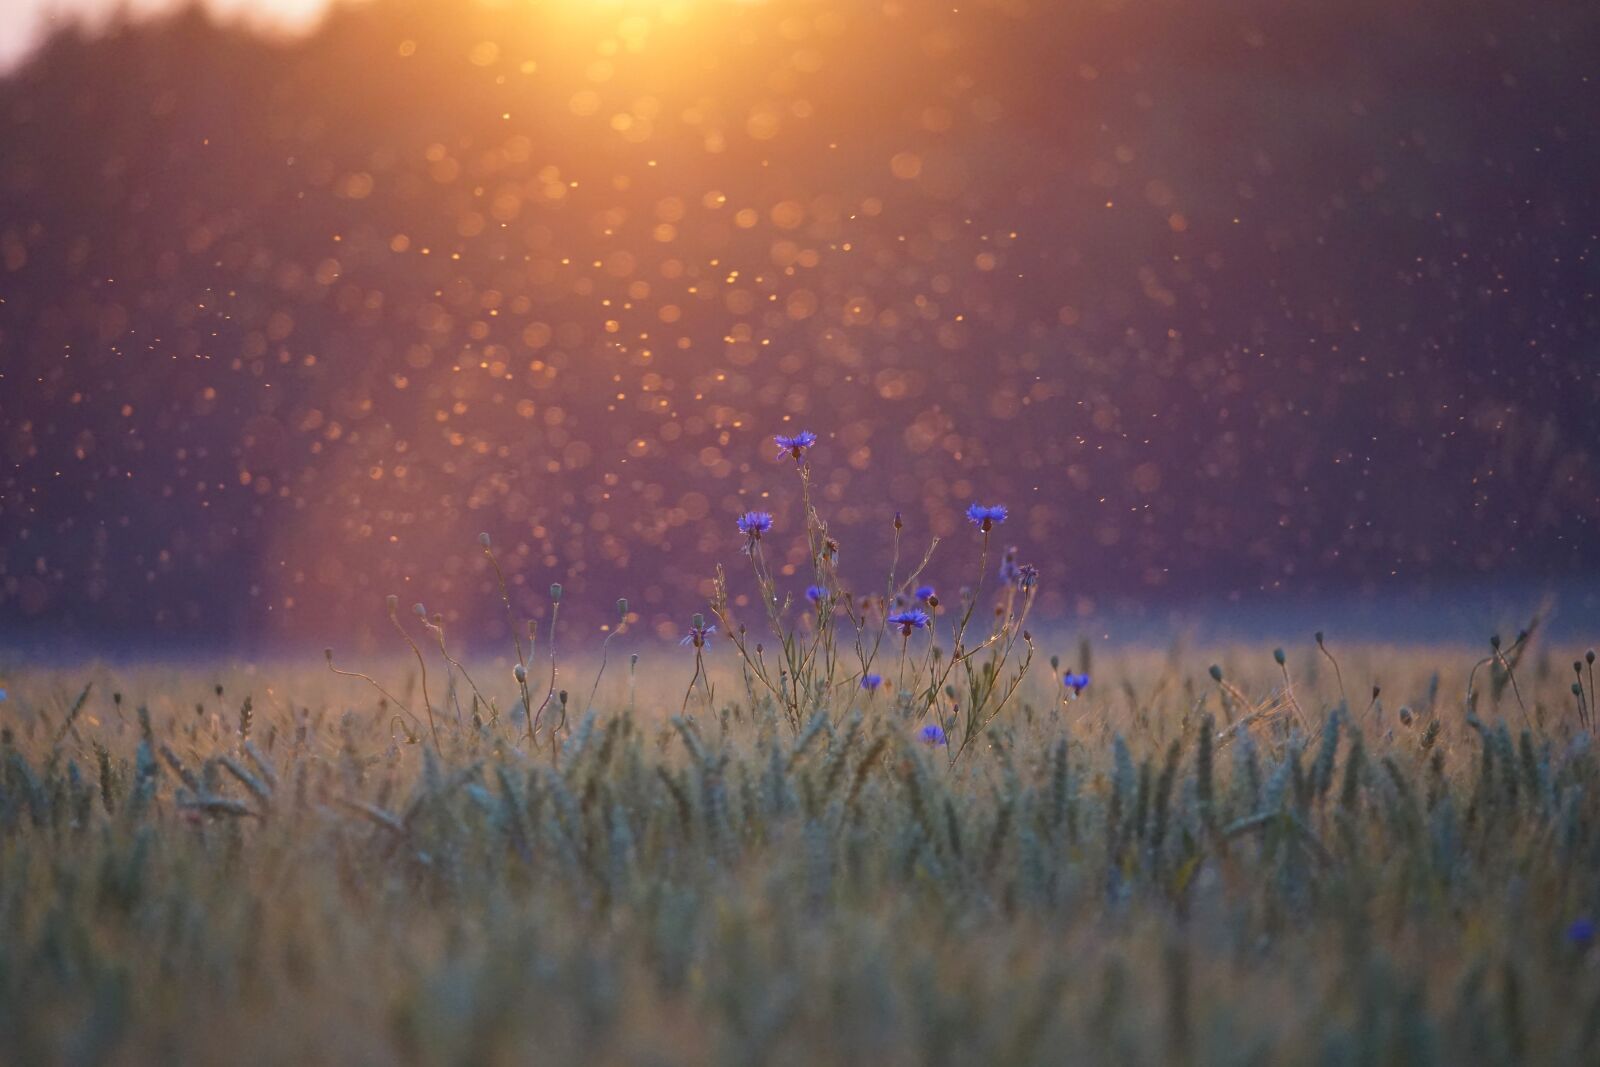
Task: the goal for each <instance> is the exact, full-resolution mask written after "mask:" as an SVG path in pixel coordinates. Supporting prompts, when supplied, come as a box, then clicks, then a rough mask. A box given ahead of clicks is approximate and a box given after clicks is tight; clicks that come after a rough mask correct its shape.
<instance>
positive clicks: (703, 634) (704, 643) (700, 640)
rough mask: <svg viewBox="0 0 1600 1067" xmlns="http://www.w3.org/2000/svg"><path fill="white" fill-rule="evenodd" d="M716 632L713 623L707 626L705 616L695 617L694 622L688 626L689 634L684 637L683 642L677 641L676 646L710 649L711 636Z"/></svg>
mask: <svg viewBox="0 0 1600 1067" xmlns="http://www.w3.org/2000/svg"><path fill="white" fill-rule="evenodd" d="M716 632H717V626H716V624H715V623H712V624H711V625H710V626H707V625H706V619H705V616H704V615H696V616H695V617H694V621H693V622H691V623H690V624H689V632H688V633H687V634H685V635H684V637H683V640H682V641H679V642H678V644H680V645H693V646H694V647H695V648H710V647H711V635H712V634H714V633H716Z"/></svg>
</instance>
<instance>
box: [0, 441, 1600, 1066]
mask: <svg viewBox="0 0 1600 1067" xmlns="http://www.w3.org/2000/svg"><path fill="white" fill-rule="evenodd" d="M815 441H816V438H815V436H814V435H811V434H806V433H801V434H797V435H795V436H793V437H782V438H780V439H779V444H780V445H781V446H782V448H783V450H784V456H785V457H786V458H792V459H793V460H794V465H795V470H796V473H797V476H798V478H799V480H800V493H799V497H800V502H801V522H800V523H799V525H798V527H797V530H798V534H799V536H800V537H803V541H804V546H805V558H806V559H807V560H808V561H809V571H808V574H807V577H808V579H809V582H810V584H809V586H808V587H807V589H806V590H805V593H804V595H803V597H796V596H795V595H793V594H791V593H788V592H786V591H785V590H784V589H783V588H782V582H780V580H779V575H780V574H783V573H786V570H785V568H775V567H774V565H773V563H772V561H770V560H769V558H768V555H767V553H768V550H769V545H770V543H771V541H772V540H773V539H774V538H776V537H778V536H781V534H780V533H778V532H776V531H778V530H779V529H780V524H781V520H779V519H775V518H774V517H773V516H771V515H769V514H767V513H765V512H748V513H746V514H745V515H743V516H741V517H740V518H739V520H738V530H739V531H740V533H741V534H742V535H743V538H744V546H743V547H744V555H745V557H746V559H747V560H748V566H749V568H750V577H749V578H748V579H746V580H747V581H748V582H750V583H752V584H753V587H754V589H755V596H754V599H753V602H752V600H751V599H750V598H749V597H741V595H740V594H738V593H736V592H733V591H732V589H733V585H732V582H733V579H731V578H730V576H729V575H728V574H727V573H726V572H725V571H722V570H719V571H718V572H717V575H716V578H715V581H714V583H713V590H714V591H713V595H712V597H711V601H710V603H709V605H708V608H709V610H710V613H711V615H712V616H713V617H714V618H715V620H716V621H715V622H710V621H708V620H707V618H706V617H705V615H704V614H703V613H700V614H696V615H694V616H693V621H692V623H691V625H690V628H689V633H688V637H687V638H686V642H685V643H686V645H687V646H688V647H687V648H682V649H672V650H670V651H668V652H666V653H659V652H650V653H649V654H648V656H647V658H646V659H645V660H643V661H641V659H640V656H639V654H638V653H637V652H635V653H634V654H632V655H631V656H630V659H629V662H628V669H627V675H626V677H625V678H618V677H616V676H615V672H613V675H612V677H610V678H609V679H608V678H607V677H606V668H607V665H608V663H609V660H610V651H611V650H610V644H611V641H612V638H613V637H615V636H616V635H617V634H620V633H624V632H626V627H627V624H628V620H629V618H630V615H629V611H628V606H627V602H626V601H622V602H619V603H618V605H617V619H618V621H617V624H616V626H615V628H613V629H612V631H611V635H612V636H611V637H608V638H607V640H606V642H605V643H604V644H603V645H602V646H601V647H600V650H599V651H600V656H599V663H598V665H597V667H596V668H595V671H594V675H593V680H592V682H591V683H589V685H588V687H587V689H585V687H584V685H583V682H582V681H580V682H579V683H576V684H574V685H573V688H571V689H568V688H565V687H564V686H565V685H566V684H568V683H564V682H563V679H564V678H568V677H574V676H577V677H579V678H581V679H584V680H587V678H588V676H587V675H586V674H583V673H581V672H575V671H573V669H572V666H571V663H570V660H563V658H562V657H561V656H560V655H558V649H564V648H565V644H564V642H563V641H562V640H561V634H560V629H559V608H560V605H561V601H562V589H561V587H560V586H559V585H554V586H552V587H551V589H550V611H549V614H548V624H547V626H546V627H544V628H542V629H541V628H540V627H536V626H535V625H534V624H533V623H531V622H529V623H527V625H526V629H525V630H523V629H522V628H521V627H519V625H518V616H517V614H516V610H515V605H514V604H513V601H512V598H511V597H510V595H509V594H508V593H507V586H506V583H505V581H504V577H503V575H502V574H501V572H500V566H499V563H498V560H497V559H496V556H495V552H494V548H493V542H492V539H491V538H490V537H489V536H488V535H487V534H486V535H484V537H483V538H482V547H483V550H484V554H485V566H486V568H489V569H492V570H493V572H494V574H495V577H496V579H497V587H498V588H499V590H500V595H501V597H502V600H503V601H504V604H505V607H506V610H507V612H508V619H509V621H510V622H511V623H512V631H513V634H514V635H515V636H514V640H513V646H512V649H511V650H510V652H514V656H515V658H514V660H508V661H507V662H505V663H503V664H501V665H499V666H498V667H492V666H487V665H483V664H476V665H472V666H469V664H468V662H467V661H466V660H465V659H464V658H463V655H462V654H461V653H459V652H453V651H452V650H451V649H452V646H451V644H450V642H449V641H448V640H447V637H446V634H445V629H444V620H443V617H442V615H440V614H438V613H435V614H432V615H430V614H429V612H428V610H427V609H426V607H425V606H424V605H421V604H418V605H416V606H415V607H414V608H413V610H412V611H411V612H410V613H409V615H407V614H403V613H402V612H401V611H400V609H399V604H398V600H397V599H396V598H393V597H391V598H390V599H389V603H388V615H389V618H390V619H391V620H392V622H393V625H394V628H395V629H396V630H397V631H398V632H399V633H400V635H401V637H402V638H403V643H404V653H402V655H405V653H409V655H406V656H405V658H404V659H403V660H402V661H401V663H399V664H396V665H388V666H386V667H384V668H373V670H372V673H370V674H369V673H365V672H361V671H353V670H347V669H345V668H342V667H340V666H338V665H337V661H336V659H335V656H334V653H333V650H331V649H330V650H329V652H328V655H327V661H328V664H327V665H328V668H329V671H330V672H331V673H317V674H312V673H309V672H307V671H305V670H304V669H288V670H285V671H284V672H282V674H281V675H279V676H276V677H263V676H254V675H245V676H242V677H240V676H230V677H228V678H225V679H224V680H222V681H221V682H218V681H216V679H215V678H213V677H209V676H204V675H202V674H201V673H199V672H197V671H195V670H189V671H183V670H172V669H160V668H149V669H146V670H143V671H131V672H126V673H123V674H120V675H119V674H115V673H111V672H106V671H104V670H103V669H92V670H88V671H86V672H84V673H85V674H86V675H87V678H82V677H71V678H69V677H67V676H65V675H61V676H57V675H52V674H51V673H49V672H47V671H44V670H41V669H35V670H23V671H21V672H20V673H18V674H17V675H16V676H15V678H14V679H12V682H13V684H12V685H11V689H10V692H11V694H12V696H11V699H9V700H8V701H7V702H6V703H5V704H4V705H0V707H3V709H4V710H3V714H4V718H3V726H0V731H3V732H0V1063H6V1064H9V1063H18V1064H33V1063H55V1062H67V1063H99V1062H115V1063H145V1062H160V1063H167V1062H196V1063H211V1062H217V1063H224V1062H225V1063H235V1062H252V1063H286V1064H288V1063H293V1064H300V1063H392V1062H399V1063H416V1064H499V1063H506V1064H512V1063H518V1064H520V1063H528V1062H534V1063H540V1064H567V1063H571V1064H595V1063H600V1064H606V1063H617V1064H640V1065H645V1064H650V1065H655V1064H702V1063H725V1064H741V1065H742V1064H751V1063H778V1064H791V1063H792V1064H797V1065H798V1064H816V1063H872V1064H874V1065H875V1067H879V1065H886V1064H887V1065H894V1064H920V1063H935V1064H944V1063H948V1064H1045V1063H1059V1062H1071V1063H1090V1064H1093V1063H1115V1064H1125V1063H1206V1064H1232V1063H1239V1064H1256V1063H1267V1062H1322V1063H1330V1064H1339V1063H1352V1064H1354V1063H1379V1062H1392V1063H1407V1064H1411V1063H1418V1064H1429V1063H1438V1064H1462V1063H1570V1062H1590V1061H1594V1060H1595V1059H1596V1058H1597V1056H1600V947H1597V946H1596V945H1595V944H1594V942H1595V933H1594V925H1593V922H1592V919H1593V917H1594V916H1595V915H1597V914H1600V765H1597V759H1596V755H1595V753H1594V751H1593V748H1592V746H1591V739H1590V734H1589V727H1590V723H1591V719H1590V716H1591V714H1592V708H1593V707H1594V694H1593V670H1592V665H1593V664H1592V657H1582V658H1579V659H1577V660H1576V661H1574V663H1573V668H1574V672H1575V674H1576V676H1577V681H1576V682H1571V681H1569V680H1568V678H1567V676H1566V674H1565V669H1564V668H1561V669H1557V667H1556V666H1555V665H1554V663H1555V659H1554V650H1553V649H1549V648H1547V647H1545V646H1543V645H1542V644H1541V643H1540V637H1539V635H1538V633H1537V630H1538V628H1537V626H1536V625H1530V627H1529V628H1528V630H1527V631H1525V632H1523V633H1521V634H1519V635H1517V637H1516V638H1515V639H1514V640H1512V641H1509V642H1507V641H1503V640H1501V639H1500V638H1498V637H1496V638H1493V639H1492V640H1490V641H1488V642H1487V649H1485V650H1481V651H1480V652H1478V653H1472V652H1468V651H1466V650H1461V649H1452V650H1440V649H1431V650H1430V649H1412V650H1401V651H1394V650H1383V649H1377V648H1371V647H1360V646H1356V647H1350V648H1340V649H1338V650H1337V652H1336V651H1335V649H1334V648H1332V647H1330V645H1329V642H1328V641H1327V640H1326V639H1325V638H1324V635H1322V634H1320V633H1319V634H1317V635H1316V637H1315V640H1314V642H1308V643H1306V644H1305V645H1304V646H1303V647H1301V648H1299V649H1294V650H1284V649H1278V650H1276V651H1275V652H1273V653H1271V654H1270V655H1269V654H1268V653H1266V652H1265V651H1263V650H1254V649H1222V650H1206V651H1208V652H1210V653H1211V654H1210V655H1203V654H1202V653H1201V652H1200V651H1199V650H1196V651H1190V652H1183V651H1181V650H1177V649H1174V650H1168V651H1167V652H1166V653H1162V652H1159V651H1155V652H1151V651H1144V652H1141V651H1139V650H1120V651H1117V652H1116V653H1114V654H1113V655H1109V656H1108V655H1107V654H1106V653H1105V652H1104V651H1103V650H1096V649H1094V648H1092V646H1091V645H1090V644H1089V643H1088V642H1087V641H1085V642H1082V643H1081V644H1080V645H1079V647H1078V649H1077V653H1076V656H1075V662H1074V663H1073V665H1072V667H1071V668H1070V669H1068V670H1066V671H1065V673H1061V668H1062V658H1061V657H1060V656H1059V655H1058V656H1053V657H1051V660H1050V667H1051V670H1050V673H1049V674H1048V675H1047V676H1046V675H1043V674H1042V673H1041V672H1037V671H1035V672H1032V673H1030V668H1031V667H1032V665H1033V663H1034V660H1035V649H1036V647H1038V646H1039V644H1040V640H1039V639H1037V638H1036V637H1035V635H1034V634H1033V633H1032V632H1031V631H1030V629H1029V622H1028V620H1029V616H1030V612H1031V608H1032V606H1033V603H1034V599H1035V596H1036V594H1037V590H1038V584H1039V582H1040V577H1039V576H1038V575H1037V574H1036V573H1034V572H1033V570H1032V568H1030V567H1028V566H1026V565H1025V564H1022V563H1020V562H1019V561H1018V559H1017V558H1016V554H1015V552H1014V551H1009V552H1008V551H1005V550H1004V549H1003V548H1002V547H1001V546H1000V545H998V544H991V540H993V539H996V538H997V536H998V535H997V530H999V529H1000V527H1001V524H1003V523H1004V522H1005V519H1006V517H1007V516H1006V512H1005V509H1004V508H1001V507H998V506H979V505H973V507H972V508H971V509H970V511H969V513H968V517H969V518H970V519H971V520H972V525H973V527H974V531H973V532H972V533H971V536H972V538H973V541H972V542H971V543H970V544H969V546H968V555H969V558H970V560H971V562H975V565H976V569H975V571H972V572H970V573H972V575H973V577H972V580H971V582H970V584H969V585H967V586H966V588H964V589H962V590H961V591H960V592H959V594H958V595H957V596H955V597H953V598H950V606H949V607H948V608H947V607H946V606H945V603H944V601H943V600H942V599H941V597H940V596H939V594H938V592H937V591H936V590H934V589H933V588H932V587H931V586H929V585H927V584H925V581H924V575H925V574H926V572H927V568H928V565H929V561H930V560H931V559H932V558H933V555H934V552H935V550H936V549H937V548H938V547H939V546H938V542H937V541H934V542H933V543H932V544H930V546H929V547H928V549H927V550H926V551H924V552H922V553H920V554H917V555H914V556H908V557H907V559H911V558H915V559H918V560H920V563H918V564H916V565H914V566H907V565H905V564H904V563H903V562H902V559H901V536H902V530H903V528H904V524H903V523H902V521H901V520H900V518H899V516H896V517H895V519H894V548H893V553H892V560H891V563H890V566H889V569H888V576H887V579H886V580H885V581H884V583H883V584H882V586H881V587H878V588H875V589H873V590H871V591H870V592H869V593H867V594H865V595H863V594H861V593H859V592H856V591H853V590H851V589H850V588H848V587H847V585H846V583H845V582H844V580H843V578H842V576H841V572H840V569H839V567H838V558H839V546H838V545H837V543H836V542H835V541H834V540H833V538H832V537H831V536H830V535H829V532H828V528H827V524H826V522H825V520H824V519H823V518H822V516H821V515H819V514H818V512H817V510H816V508H815V506H814V504H813V499H812V492H811V472H810V466H809V456H808V449H809V448H810V447H811V445H812V444H814V443H815ZM996 562H998V564H999V566H998V570H997V571H996V572H995V573H991V568H992V567H993V566H994V564H995V563H996ZM968 565H970V563H969V564H968ZM793 569H794V568H788V569H787V570H788V571H792V570H793ZM752 603H753V608H751V610H749V614H750V615H751V616H752V617H753V621H752V622H746V620H745V617H744V616H745V613H746V607H748V606H750V605H752ZM418 627H420V628H421V629H420V631H419V630H418V629H417V628H418ZM524 638H525V640H524ZM718 642H725V644H723V645H722V646H721V647H720V648H719V647H718ZM663 656H675V657H677V659H676V662H675V665H672V666H669V665H668V664H667V663H666V662H665V661H664V659H663ZM719 657H720V658H719ZM1269 659H1270V661H1271V662H1270V663H1269ZM641 662H644V663H645V664H646V666H645V667H644V669H643V670H642V671H641V669H640V663H641ZM430 663H431V664H432V668H431V670H430ZM1586 668H1587V677H1586ZM563 670H565V671H566V673H565V674H563ZM685 675H688V676H689V678H690V681H689V683H688V686H687V688H686V689H680V688H679V686H680V685H681V684H682V679H683V677H684V676H685ZM397 678H398V680H397ZM86 680H87V681H88V682H89V684H88V685H85V684H84V682H85V681H86ZM1585 682H1587V683H1588V685H1587V688H1586V687H1585ZM513 683H514V685H513ZM641 683H643V684H642V685H641ZM1347 684H1348V686H1349V687H1350V688H1347ZM124 692H126V693H128V694H130V695H131V697H132V699H130V700H124V698H123V693H124ZM574 692H575V693H577V694H579V699H578V700H576V701H574V700H572V699H571V697H570V693H574ZM585 692H587V693H588V696H587V697H584V696H583V694H584V693H585ZM1352 692H1354V693H1356V694H1357V699H1356V702H1354V703H1352V702H1351V701H1350V694H1351V693H1352ZM679 693H682V694H683V695H682V699H681V701H680V700H679V698H678V694H679ZM730 694H732V695H731V697H730ZM1385 699H1388V700H1389V701H1391V702H1393V701H1395V700H1397V699H1398V700H1400V701H1402V703H1400V704H1399V705H1398V706H1397V707H1396V709H1395V710H1394V711H1390V710H1389V709H1388V707H1387V706H1386V705H1385V703H1384V701H1385ZM130 708H131V709H132V711H131V713H130V711H129V710H128V709H130Z"/></svg>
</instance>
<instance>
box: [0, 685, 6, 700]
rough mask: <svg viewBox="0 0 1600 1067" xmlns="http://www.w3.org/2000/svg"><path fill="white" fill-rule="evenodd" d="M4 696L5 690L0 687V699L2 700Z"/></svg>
mask: <svg viewBox="0 0 1600 1067" xmlns="http://www.w3.org/2000/svg"><path fill="white" fill-rule="evenodd" d="M5 698H6V691H5V689H3V688H0V700H4V699H5Z"/></svg>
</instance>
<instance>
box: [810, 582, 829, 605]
mask: <svg viewBox="0 0 1600 1067" xmlns="http://www.w3.org/2000/svg"><path fill="white" fill-rule="evenodd" d="M827 596H828V591H827V590H826V589H824V588H822V586H820V585H808V586H806V599H807V600H809V601H811V602H812V603H813V604H817V605H820V604H821V603H822V602H823V600H825V599H826V598H827Z"/></svg>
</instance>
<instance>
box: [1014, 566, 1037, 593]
mask: <svg viewBox="0 0 1600 1067" xmlns="http://www.w3.org/2000/svg"><path fill="white" fill-rule="evenodd" d="M1017 584H1018V585H1019V586H1021V587H1022V590H1023V592H1027V591H1028V590H1029V589H1032V588H1033V587H1034V586H1035V585H1038V584H1039V568H1038V567H1035V566H1034V565H1033V564H1031V563H1024V564H1023V565H1022V570H1021V571H1020V572H1019V573H1018V575H1017Z"/></svg>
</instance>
